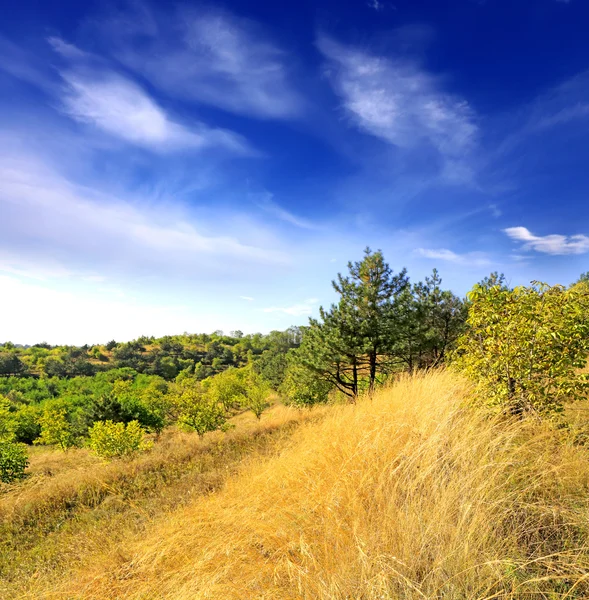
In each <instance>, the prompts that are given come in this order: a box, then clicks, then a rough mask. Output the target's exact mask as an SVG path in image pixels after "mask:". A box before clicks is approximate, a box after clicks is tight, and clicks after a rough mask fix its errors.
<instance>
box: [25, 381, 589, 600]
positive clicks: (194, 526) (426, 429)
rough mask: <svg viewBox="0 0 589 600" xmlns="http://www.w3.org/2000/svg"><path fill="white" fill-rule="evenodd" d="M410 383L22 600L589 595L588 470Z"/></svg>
mask: <svg viewBox="0 0 589 600" xmlns="http://www.w3.org/2000/svg"><path fill="white" fill-rule="evenodd" d="M467 389H468V387H467V384H466V383H465V382H464V381H463V380H461V379H460V378H458V377H456V376H454V375H452V374H449V373H444V372H441V373H433V374H429V375H426V376H416V377H414V378H405V379H402V380H401V381H399V382H398V383H396V384H395V385H393V386H392V387H390V388H389V389H385V390H382V391H380V392H379V393H377V394H376V395H375V397H374V398H373V399H364V400H362V401H360V402H359V403H358V404H357V405H355V406H334V407H331V408H330V409H329V414H328V415H327V417H325V418H324V419H323V420H321V421H319V422H311V423H308V424H304V425H302V426H301V427H300V428H298V429H297V430H296V431H295V432H294V434H293V436H292V439H291V440H290V441H288V442H285V444H286V446H285V447H284V449H283V450H282V451H281V452H280V454H278V455H273V456H270V457H268V456H265V457H260V456H258V457H256V458H254V459H253V460H252V461H251V462H250V463H249V464H248V466H247V467H246V468H245V470H240V471H239V473H238V474H237V475H236V476H235V477H232V478H230V479H228V480H227V482H226V484H225V486H223V487H222V489H220V490H219V491H216V492H215V493H212V494H208V495H205V496H202V495H200V496H198V497H196V498H193V499H192V500H191V501H190V502H189V503H187V504H186V505H185V506H181V507H179V508H177V509H176V510H174V511H173V512H171V513H170V514H169V515H167V516H166V518H165V519H156V520H155V521H153V522H151V523H149V525H148V526H147V527H146V528H145V531H144V532H143V533H142V534H141V535H140V536H137V535H135V536H127V537H124V538H123V539H121V540H120V542H119V543H118V544H116V545H115V546H114V547H110V548H108V551H105V552H103V553H101V554H97V553H94V554H93V555H92V556H93V560H87V561H83V564H82V565H80V566H79V567H78V568H77V569H76V570H75V572H72V573H68V574H67V577H63V578H62V580H61V581H55V580H53V581H51V582H50V581H49V580H47V581H33V582H30V583H28V584H27V585H26V586H23V587H22V588H21V591H25V590H26V593H25V594H24V596H22V597H27V598H68V599H74V598H76V599H78V598H79V599H82V598H84V599H106V598H109V599H110V598H113V599H114V598H126V599H129V600H139V599H142V600H147V599H156V598H157V599H160V598H163V599H177V600H188V599H191V600H192V599H199V598H202V599H205V598H215V599H238V598H239V599H254V598H256V599H258V598H259V599H262V598H263V599H265V600H269V599H272V600H286V599H289V600H290V599H301V600H302V599H305V600H311V599H313V600H315V599H319V600H336V599H337V600H344V599H346V600H352V599H353V600H377V599H381V600H382V599H391V600H392V599H395V600H396V599H399V598H400V599H414V598H415V599H417V598H428V599H433V598H444V599H464V600H467V599H468V600H470V599H477V598H478V599H483V598H485V599H491V598H586V597H588V595H589V582H588V581H587V573H588V572H589V547H588V546H587V541H588V539H587V533H588V527H589V523H588V518H587V514H588V508H589V494H588V489H589V461H588V458H589V456H588V454H587V452H586V450H585V449H584V448H583V447H579V446H576V445H574V444H572V443H570V441H569V438H568V437H567V434H566V432H565V433H563V432H562V431H559V430H557V429H555V428H552V427H550V426H548V425H542V424H538V423H535V422H531V421H530V422H527V421H518V422H508V421H501V420H498V419H497V418H491V417H489V416H488V415H486V414H485V413H484V412H483V411H475V410H473V409H469V408H466V407H465V406H464V403H463V399H464V397H465V395H466V392H467Z"/></svg>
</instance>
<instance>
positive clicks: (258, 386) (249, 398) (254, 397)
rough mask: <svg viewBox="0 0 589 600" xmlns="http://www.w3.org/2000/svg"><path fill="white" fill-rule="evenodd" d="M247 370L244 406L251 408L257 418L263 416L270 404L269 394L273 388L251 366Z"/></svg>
mask: <svg viewBox="0 0 589 600" xmlns="http://www.w3.org/2000/svg"><path fill="white" fill-rule="evenodd" d="M245 371H246V377H247V379H246V381H247V391H246V397H245V401H244V404H243V405H244V407H245V408H248V409H249V410H251V411H252V412H253V413H254V415H255V416H256V418H257V419H260V418H261V417H262V413H263V412H264V411H265V410H266V409H267V408H268V407H269V406H270V403H269V402H268V396H269V395H270V392H271V388H270V385H269V384H268V382H267V381H265V380H264V379H263V378H262V377H261V376H260V375H258V374H257V373H256V372H255V371H254V370H253V368H252V367H251V366H250V367H248V368H247V369H245Z"/></svg>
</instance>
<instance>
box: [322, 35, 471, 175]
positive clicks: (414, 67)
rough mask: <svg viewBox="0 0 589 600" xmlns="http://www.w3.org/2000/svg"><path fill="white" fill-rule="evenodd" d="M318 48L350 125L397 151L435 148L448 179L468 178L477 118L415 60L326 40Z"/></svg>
mask: <svg viewBox="0 0 589 600" xmlns="http://www.w3.org/2000/svg"><path fill="white" fill-rule="evenodd" d="M317 44H318V47H319V49H320V50H321V52H322V53H323V55H324V56H325V57H326V59H327V60H328V65H329V68H328V71H327V72H328V76H329V80H330V81H331V83H332V85H333V87H334V89H335V91H336V93H337V94H338V95H339V96H340V97H341V99H342V102H343V107H344V108H345V110H346V112H347V114H348V115H349V116H350V117H351V120H352V122H353V123H354V124H355V125H356V126H357V127H358V128H360V129H361V130H363V131H365V132H367V133H369V134H371V135H373V136H376V137H378V138H380V139H382V140H384V141H385V142H388V143H390V144H392V145H394V146H396V147H398V148H402V149H406V150H411V149H415V148H419V147H423V146H428V147H430V148H433V149H434V150H435V151H436V152H437V153H438V154H439V156H440V157H441V158H442V160H443V163H444V164H443V170H444V173H443V174H444V175H445V176H446V177H447V178H448V179H456V180H464V179H468V178H470V177H471V176H472V173H471V172H470V171H471V168H470V166H469V155H470V154H472V153H473V152H474V150H475V149H476V146H477V139H478V135H479V130H478V126H477V124H476V116H475V113H474V111H473V109H472V108H471V107H470V105H469V104H468V103H467V102H466V101H465V100H463V99H462V98H459V97H456V96H454V95H452V94H449V93H446V92H444V90H443V89H442V87H441V83H440V80H439V79H438V78H436V77H434V76H433V75H431V74H429V73H428V72H426V71H425V70H424V69H422V68H421V67H420V65H419V64H417V63H416V62H415V61H411V60H407V59H402V58H398V59H395V58H385V57H382V56H376V55H373V54H370V53H368V52H366V51H363V50H359V49H357V48H353V47H348V46H344V45H343V44H340V43H338V42H336V41H335V40H333V39H332V38H330V37H327V36H321V37H319V39H318V42H317Z"/></svg>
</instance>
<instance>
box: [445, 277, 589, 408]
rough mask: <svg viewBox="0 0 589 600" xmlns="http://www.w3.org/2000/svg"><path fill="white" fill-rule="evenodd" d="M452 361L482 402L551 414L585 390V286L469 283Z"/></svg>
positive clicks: (588, 342) (588, 320)
mask: <svg viewBox="0 0 589 600" xmlns="http://www.w3.org/2000/svg"><path fill="white" fill-rule="evenodd" d="M468 299H469V300H470V302H471V306H470V310H469V314H468V320H467V331H466V333H465V334H464V335H463V336H462V337H461V338H460V340H459V341H458V349H457V353H456V361H455V363H456V364H457V366H458V367H459V368H461V369H462V370H463V371H464V372H466V374H467V375H469V376H470V377H471V378H472V379H474V380H475V381H476V382H477V390H478V392H479V396H480V397H481V398H483V399H484V400H485V401H486V402H487V403H488V404H490V405H492V406H496V407H499V408H501V409H506V410H508V411H509V412H511V413H513V414H519V415H521V414H523V413H526V412H534V413H536V414H545V415H555V414H556V413H559V412H562V410H563V403H564V402H565V401H568V400H576V399H578V398H581V397H582V396H583V395H584V393H585V392H586V390H587V389H588V388H589V380H588V378H587V375H586V374H583V373H579V369H580V368H582V367H584V366H585V364H586V361H587V354H588V352H589V311H588V308H589V286H587V285H585V284H577V285H575V286H573V287H571V288H569V289H565V288H564V287H562V286H552V287H551V286H549V285H547V284H543V283H538V282H533V285H532V286H531V287H517V288H515V289H513V290H510V289H507V288H506V287H504V286H499V285H496V286H492V287H487V288H485V287H484V286H481V285H476V286H475V287H474V289H473V290H472V291H471V292H470V294H469V295H468Z"/></svg>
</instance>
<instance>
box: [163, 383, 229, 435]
mask: <svg viewBox="0 0 589 600" xmlns="http://www.w3.org/2000/svg"><path fill="white" fill-rule="evenodd" d="M173 401H174V404H175V407H176V411H177V417H178V423H179V424H180V425H181V426H183V427H185V428H187V429H192V430H193V431H196V432H197V433H198V435H199V436H200V437H203V436H204V434H205V433H207V432H208V431H215V430H217V429H221V428H223V427H224V426H225V424H226V423H227V413H226V412H225V409H224V408H223V406H222V405H221V404H219V402H218V401H217V400H216V399H215V398H214V397H211V396H210V395H209V394H208V392H207V390H206V389H205V387H204V386H203V385H202V383H200V382H198V381H192V380H185V381H184V382H183V383H182V384H177V386H176V388H175V390H174V395H173Z"/></svg>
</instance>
